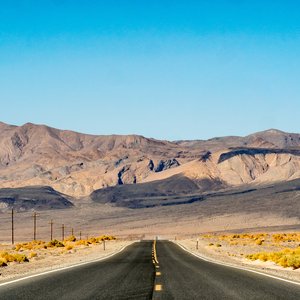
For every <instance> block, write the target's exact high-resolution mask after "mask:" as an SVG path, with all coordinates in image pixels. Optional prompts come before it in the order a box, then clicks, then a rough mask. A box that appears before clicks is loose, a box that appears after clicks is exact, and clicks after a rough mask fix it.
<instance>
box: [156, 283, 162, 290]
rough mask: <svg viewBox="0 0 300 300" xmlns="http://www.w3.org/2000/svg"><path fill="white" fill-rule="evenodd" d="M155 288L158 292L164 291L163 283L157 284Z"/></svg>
mask: <svg viewBox="0 0 300 300" xmlns="http://www.w3.org/2000/svg"><path fill="white" fill-rule="evenodd" d="M154 290H155V291H156V292H159V291H162V285H161V284H156V285H155V288H154Z"/></svg>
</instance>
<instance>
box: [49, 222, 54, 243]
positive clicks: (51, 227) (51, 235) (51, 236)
mask: <svg viewBox="0 0 300 300" xmlns="http://www.w3.org/2000/svg"><path fill="white" fill-rule="evenodd" d="M49 224H50V241H52V240H53V224H54V223H53V220H52V219H51V221H50V223H49Z"/></svg>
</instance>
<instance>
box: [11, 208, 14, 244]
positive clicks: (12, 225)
mask: <svg viewBox="0 0 300 300" xmlns="http://www.w3.org/2000/svg"><path fill="white" fill-rule="evenodd" d="M11 243H12V245H13V244H14V243H15V227H14V209H12V210H11Z"/></svg>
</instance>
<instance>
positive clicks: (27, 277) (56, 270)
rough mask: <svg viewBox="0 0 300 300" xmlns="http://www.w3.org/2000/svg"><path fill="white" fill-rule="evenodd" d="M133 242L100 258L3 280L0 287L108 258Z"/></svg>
mask: <svg viewBox="0 0 300 300" xmlns="http://www.w3.org/2000/svg"><path fill="white" fill-rule="evenodd" d="M133 243H134V242H132V243H130V244H128V245H126V246H124V247H122V248H121V249H120V250H118V251H117V252H113V253H111V254H109V255H107V256H104V257H100V258H97V259H94V260H89V261H85V262H82V263H78V264H75V265H71V266H67V267H62V268H58V269H54V270H50V271H45V272H42V273H38V274H33V275H29V276H26V277H22V278H18V279H14V280H11V281H7V282H3V283H0V287H1V286H5V285H9V284H13V283H16V282H19V281H23V280H26V279H30V278H34V277H39V276H43V275H46V274H50V273H55V272H59V271H63V270H67V269H72V268H76V267H79V266H83V265H87V264H91V263H95V262H98V261H102V260H105V259H108V258H110V257H112V256H114V255H116V254H118V253H120V252H122V251H123V250H124V249H125V248H126V247H128V246H130V245H132V244H133Z"/></svg>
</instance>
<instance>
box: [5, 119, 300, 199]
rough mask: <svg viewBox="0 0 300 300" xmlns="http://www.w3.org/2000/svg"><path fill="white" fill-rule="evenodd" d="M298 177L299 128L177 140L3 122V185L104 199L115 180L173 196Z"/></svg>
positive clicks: (299, 169)
mask: <svg viewBox="0 0 300 300" xmlns="http://www.w3.org/2000/svg"><path fill="white" fill-rule="evenodd" d="M179 178H180V180H179ZM298 178H300V134H294V133H286V132H282V131H279V130H274V129H271V130H267V131H263V132H258V133H254V134H251V135H249V136H246V137H236V136H229V137H221V138H213V139H210V140H194V141H173V142H171V141H161V140H156V139H152V138H145V137H143V136H138V135H126V136H125V135H123V136H122V135H109V136H103V135H88V134H82V133H77V132H73V131H67V130H59V129H55V128H51V127H48V126H45V125H35V124H31V123H27V124H25V125H23V126H13V125H8V124H5V123H0V188H19V187H25V186H49V187H52V188H53V189H55V190H56V191H58V192H60V193H63V194H66V195H69V196H72V197H78V198H79V197H86V196H89V195H90V194H91V193H94V194H93V195H94V197H95V193H96V194H97V191H98V190H101V193H100V194H101V197H102V196H103V192H105V191H106V192H105V193H108V192H107V191H110V190H106V189H107V188H109V189H111V187H114V186H116V187H120V186H124V185H125V186H127V184H135V185H136V187H137V186H138V185H139V184H144V186H147V189H149V191H151V189H153V190H155V188H154V186H157V184H158V185H159V186H160V188H159V190H161V187H163V190H164V193H165V194H167V195H169V194H172V193H174V194H175V192H176V193H187V192H191V191H192V192H206V191H211V190H220V189H225V188H228V187H230V188H231V187H238V186H243V185H261V184H264V185H265V184H270V183H274V182H282V181H287V180H293V179H298ZM173 179H174V181H173ZM172 182H173V183H172ZM149 183H152V185H147V184H149ZM166 183H167V184H166ZM149 186H150V188H149ZM179 186H181V187H182V188H179V190H178V187H179ZM187 186H188V187H190V190H186V187H187ZM129 189H131V190H132V188H129ZM95 191H96V192H95ZM172 191H173V192H172ZM131 192H132V191H131ZM98 194H99V193H98ZM108 194H110V195H111V192H109V193H108ZM154 194H155V193H154ZM158 194H159V193H158ZM158 194H156V196H158ZM101 197H100V198H101ZM110 197H113V196H110Z"/></svg>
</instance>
